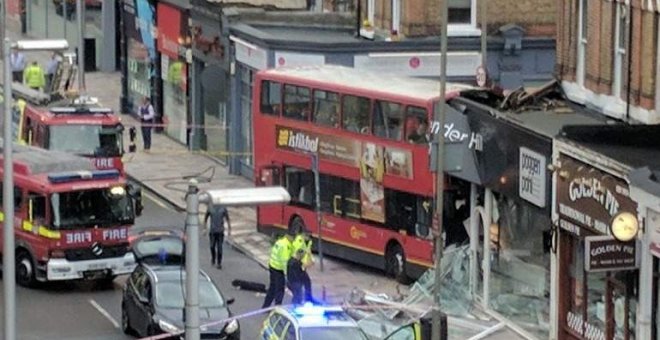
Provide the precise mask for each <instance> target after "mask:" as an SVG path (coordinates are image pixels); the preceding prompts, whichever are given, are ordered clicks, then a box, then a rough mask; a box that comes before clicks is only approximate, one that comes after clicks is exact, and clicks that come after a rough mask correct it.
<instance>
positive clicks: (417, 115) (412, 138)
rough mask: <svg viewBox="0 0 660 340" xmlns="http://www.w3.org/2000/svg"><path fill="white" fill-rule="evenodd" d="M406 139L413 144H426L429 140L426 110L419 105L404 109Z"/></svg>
mask: <svg viewBox="0 0 660 340" xmlns="http://www.w3.org/2000/svg"><path fill="white" fill-rule="evenodd" d="M405 128H406V140H407V141H408V142H410V143H414V144H426V143H428V142H429V141H430V137H429V120H428V118H427V115H426V110H425V109H423V108H420V107H412V106H411V107H408V109H407V110H406V126H405Z"/></svg>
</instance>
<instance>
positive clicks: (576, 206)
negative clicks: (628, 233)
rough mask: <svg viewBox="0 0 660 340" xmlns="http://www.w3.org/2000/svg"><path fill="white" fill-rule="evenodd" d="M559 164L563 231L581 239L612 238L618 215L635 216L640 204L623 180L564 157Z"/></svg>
mask: <svg viewBox="0 0 660 340" xmlns="http://www.w3.org/2000/svg"><path fill="white" fill-rule="evenodd" d="M559 164H560V165H561V167H560V168H559V169H558V170H557V171H558V176H557V210H558V211H557V213H558V215H559V226H560V227H561V228H563V229H564V230H566V231H569V232H571V233H573V234H576V235H578V236H587V235H591V234H596V235H611V228H610V227H611V225H612V221H613V218H614V217H615V216H616V215H617V214H619V213H621V212H629V213H631V214H633V215H635V216H636V213H637V204H636V203H635V202H634V201H633V200H632V199H631V198H630V191H629V189H628V184H627V183H626V182H625V181H624V180H623V179H621V178H618V177H615V176H613V175H611V174H609V173H606V172H604V171H601V170H599V169H596V168H594V167H592V166H590V165H589V164H587V163H585V162H582V161H579V160H577V159H574V158H572V157H569V156H566V155H564V154H561V155H560V157H559Z"/></svg>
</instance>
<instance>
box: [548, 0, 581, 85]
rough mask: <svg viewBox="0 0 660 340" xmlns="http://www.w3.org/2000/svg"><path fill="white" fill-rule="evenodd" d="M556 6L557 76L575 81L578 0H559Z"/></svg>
mask: <svg viewBox="0 0 660 340" xmlns="http://www.w3.org/2000/svg"><path fill="white" fill-rule="evenodd" d="M557 6H559V8H557V13H559V14H558V17H557V66H556V73H557V78H559V79H560V80H567V81H575V71H576V60H577V44H576V42H577V34H578V22H579V21H578V14H579V11H578V0H559V1H558V2H557ZM587 44H588V43H587Z"/></svg>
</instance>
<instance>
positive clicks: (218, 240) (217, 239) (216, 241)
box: [209, 233, 225, 264]
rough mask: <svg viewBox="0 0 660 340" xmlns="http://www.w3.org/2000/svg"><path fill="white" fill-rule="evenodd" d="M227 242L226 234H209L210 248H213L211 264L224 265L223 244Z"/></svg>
mask: <svg viewBox="0 0 660 340" xmlns="http://www.w3.org/2000/svg"><path fill="white" fill-rule="evenodd" d="M224 241H225V234H224V233H209V246H210V247H211V263H213V264H215V263H217V264H222V243H223V242H224Z"/></svg>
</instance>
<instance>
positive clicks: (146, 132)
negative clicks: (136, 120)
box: [138, 97, 156, 152]
mask: <svg viewBox="0 0 660 340" xmlns="http://www.w3.org/2000/svg"><path fill="white" fill-rule="evenodd" d="M138 117H140V122H141V123H142V126H141V127H140V128H141V129H142V141H143V143H144V151H145V152H149V149H151V127H152V125H153V123H154V118H156V112H155V111H154V106H153V105H151V100H150V99H149V97H144V98H143V99H142V105H140V107H139V108H138Z"/></svg>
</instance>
